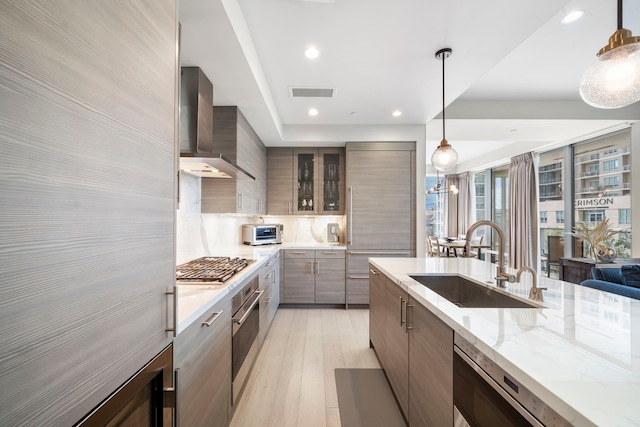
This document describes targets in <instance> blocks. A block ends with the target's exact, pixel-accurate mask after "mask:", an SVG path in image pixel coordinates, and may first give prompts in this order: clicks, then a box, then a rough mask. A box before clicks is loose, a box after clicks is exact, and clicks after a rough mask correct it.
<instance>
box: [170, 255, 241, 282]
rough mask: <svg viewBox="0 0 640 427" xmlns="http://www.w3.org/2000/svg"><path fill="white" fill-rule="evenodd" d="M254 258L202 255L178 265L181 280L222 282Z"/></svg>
mask: <svg viewBox="0 0 640 427" xmlns="http://www.w3.org/2000/svg"><path fill="white" fill-rule="evenodd" d="M253 261H254V260H252V259H246V258H231V257H202V258H198V259H194V260H193V261H189V262H187V263H184V264H181V265H179V266H177V267H176V280H178V281H179V282H207V283H211V284H222V283H224V282H225V281H227V280H229V279H230V278H231V277H232V276H233V275H234V274H236V273H237V272H239V271H241V270H243V269H244V268H246V267H247V266H248V265H249V264H251V263H252V262H253Z"/></svg>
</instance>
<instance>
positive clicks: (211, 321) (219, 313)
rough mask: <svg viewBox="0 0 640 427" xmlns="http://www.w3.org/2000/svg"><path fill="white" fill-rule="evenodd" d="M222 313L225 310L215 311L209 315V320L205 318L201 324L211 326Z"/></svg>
mask: <svg viewBox="0 0 640 427" xmlns="http://www.w3.org/2000/svg"><path fill="white" fill-rule="evenodd" d="M222 313H224V310H220V311H216V312H215V313H213V314H212V315H211V317H209V318H208V319H207V320H205V321H204V322H202V325H200V326H201V327H202V326H206V327H207V328H208V327H209V326H211V324H212V323H213V322H215V321H216V319H217V318H218V317H220V315H221V314H222Z"/></svg>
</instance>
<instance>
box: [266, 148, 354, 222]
mask: <svg viewBox="0 0 640 427" xmlns="http://www.w3.org/2000/svg"><path fill="white" fill-rule="evenodd" d="M267 158H268V168H267V170H268V179H267V181H268V200H269V205H268V213H269V214H270V215H343V214H344V204H345V198H344V197H345V194H344V188H345V187H344V176H345V151H344V148H311V149H309V148H269V150H268V156H267Z"/></svg>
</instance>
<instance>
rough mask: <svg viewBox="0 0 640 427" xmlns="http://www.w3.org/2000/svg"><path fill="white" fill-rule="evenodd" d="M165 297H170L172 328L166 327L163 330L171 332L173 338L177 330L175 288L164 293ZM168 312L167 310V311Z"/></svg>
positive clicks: (176, 297)
mask: <svg viewBox="0 0 640 427" xmlns="http://www.w3.org/2000/svg"><path fill="white" fill-rule="evenodd" d="M164 294H165V295H166V296H167V297H170V298H171V299H172V304H173V324H172V326H167V327H166V328H165V331H166V332H173V336H174V337H175V336H176V332H177V331H176V329H177V325H178V317H177V310H176V308H177V307H176V306H177V305H178V296H177V295H176V288H175V287H174V288H173V290H171V291H166V292H165V293H164ZM167 311H168V310H167ZM167 323H169V321H168V320H167Z"/></svg>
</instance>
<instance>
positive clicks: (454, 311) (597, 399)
mask: <svg viewBox="0 0 640 427" xmlns="http://www.w3.org/2000/svg"><path fill="white" fill-rule="evenodd" d="M371 262H372V263H373V264H374V265H375V266H376V267H377V268H379V269H380V270H381V271H382V272H384V273H385V274H386V275H387V276H389V277H391V278H392V279H393V280H394V281H395V282H396V283H397V284H398V285H399V286H401V287H402V288H404V289H405V290H407V292H408V293H409V294H410V295H411V296H412V297H413V298H414V299H415V300H416V301H418V302H420V303H421V304H422V305H423V306H425V307H426V308H427V309H429V310H430V311H431V312H433V313H434V314H435V315H436V316H438V317H439V318H440V319H441V320H443V321H444V322H445V323H446V324H448V325H449V326H450V327H451V328H452V329H453V330H454V331H455V332H456V333H458V334H460V335H462V336H463V337H464V338H466V339H467V340H468V341H469V342H471V343H472V344H473V345H475V346H476V348H478V349H479V350H480V351H481V352H482V353H484V354H485V355H487V356H488V357H489V358H490V359H491V360H493V361H494V362H495V363H497V364H498V365H499V366H501V367H502V368H504V369H505V370H506V371H507V372H509V373H510V374H511V375H513V377H514V378H515V379H516V380H518V381H520V382H521V383H522V384H523V385H524V386H525V387H527V388H528V389H529V390H531V391H532V392H533V393H534V394H535V395H537V396H538V397H539V398H540V399H541V400H543V401H544V402H545V403H546V404H548V405H549V406H550V407H552V408H553V409H554V410H555V411H557V412H558V413H559V414H560V415H562V416H563V417H564V418H566V419H567V420H568V421H570V422H571V423H572V424H573V425H607V426H630V425H640V410H638V408H637V407H636V404H638V403H640V300H634V299H630V298H626V297H622V296H618V295H613V294H609V293H606V292H602V291H598V290H594V289H590V288H585V287H581V286H579V285H574V284H572V283H568V282H562V281H558V280H552V279H548V278H547V277H539V279H538V286H540V287H546V288H548V290H546V291H543V292H544V302H543V305H544V308H516V309H514V308H502V309H498V308H460V307H458V306H456V305H454V304H452V303H451V302H449V301H448V300H446V299H445V298H443V297H441V296H439V295H438V294H436V293H435V292H433V291H431V290H430V289H428V288H427V287H425V286H423V285H421V284H420V283H418V282H417V281H415V280H413V279H412V278H411V277H409V276H410V275H412V274H451V275H456V274H458V275H461V276H465V277H467V278H470V279H472V280H474V281H477V282H480V283H482V284H485V285H487V286H492V287H495V285H494V284H487V283H486V282H488V281H493V278H494V277H495V268H496V266H495V264H490V263H489V262H487V261H479V260H477V259H473V258H372V259H371ZM512 272H513V271H512ZM525 276H526V277H525ZM530 287H531V275H530V274H528V273H525V274H523V280H522V283H509V284H508V289H507V292H509V293H511V294H513V295H515V296H516V297H519V298H525V299H526V297H527V295H528V291H529V288H530ZM636 325H637V326H636Z"/></svg>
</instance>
